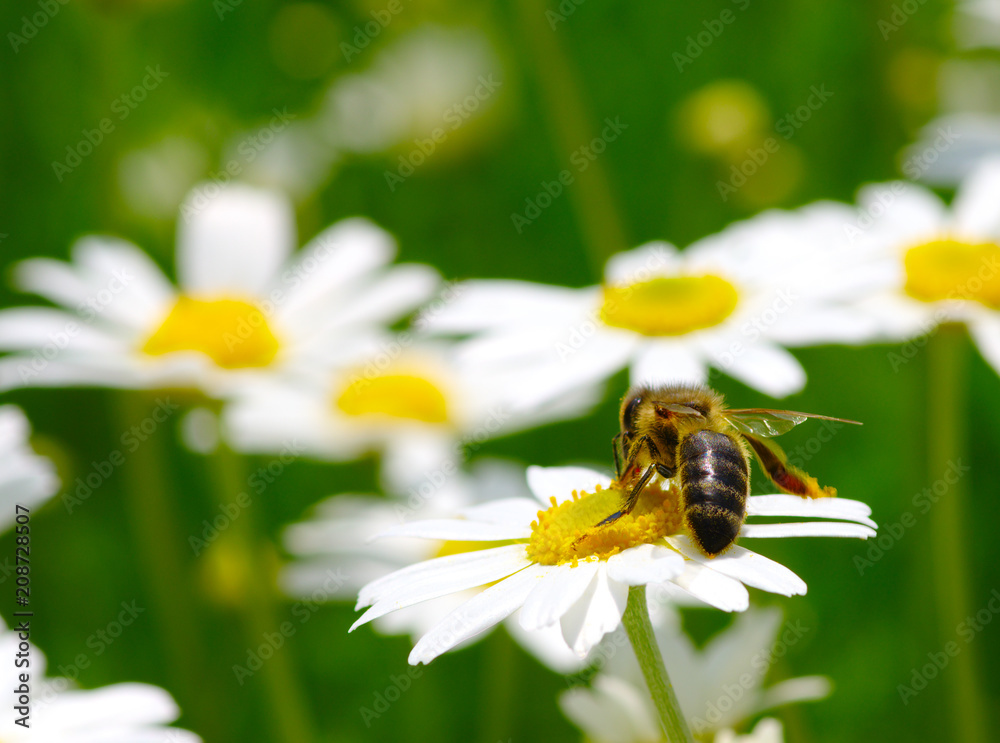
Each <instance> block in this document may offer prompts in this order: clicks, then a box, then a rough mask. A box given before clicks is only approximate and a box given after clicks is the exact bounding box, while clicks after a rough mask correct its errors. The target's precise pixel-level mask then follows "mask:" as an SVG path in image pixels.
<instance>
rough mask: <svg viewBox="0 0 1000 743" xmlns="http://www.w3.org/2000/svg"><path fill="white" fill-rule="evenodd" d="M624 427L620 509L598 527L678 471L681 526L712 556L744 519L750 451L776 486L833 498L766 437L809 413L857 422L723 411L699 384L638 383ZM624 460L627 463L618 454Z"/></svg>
mask: <svg viewBox="0 0 1000 743" xmlns="http://www.w3.org/2000/svg"><path fill="white" fill-rule="evenodd" d="M619 418H620V422H621V432H620V433H619V434H618V435H617V436H615V437H614V439H613V441H612V446H613V449H614V456H615V471H616V475H617V480H616V481H617V484H618V486H619V487H621V488H622V490H623V491H624V492H625V493H626V494H625V497H624V500H623V502H622V507H621V510H619V511H617V512H615V513H613V514H611V515H610V516H608V517H607V518H606V519H604V521H602V522H601V523H600V524H598V526H603V525H605V524H610V523H612V522H614V521H616V520H618V519H619V518H621V517H622V516H624V515H625V514H627V513H629V512H630V511H631V510H632V509H633V508H634V507H635V504H636V502H637V501H638V499H639V495H640V493H642V490H643V488H644V487H645V486H646V484H647V483H648V482H649V480H650V478H652V476H653V474H654V473H658V474H659V475H660V476H661V477H663V478H665V479H670V478H672V477H675V476H677V475H679V476H680V486H681V506H682V509H683V517H684V524H685V525H686V526H687V529H688V532H689V533H690V534H691V536H692V537H693V539H694V541H695V542H696V543H697V545H698V547H699V548H700V549H701V550H702V551H703V552H704V553H705V554H706V555H708V556H710V557H714V556H715V555H717V554H719V553H720V552H722V551H723V550H725V549H726V548H727V547H729V545H731V544H732V543H733V542H734V541H735V540H736V537H737V535H738V534H739V533H740V528H741V527H742V526H743V521H744V520H745V519H746V504H747V496H748V495H749V494H750V450H751V449H752V450H753V452H754V454H756V455H757V460H758V461H759V462H760V464H761V466H762V467H763V469H764V472H765V473H766V474H767V476H768V477H769V478H770V479H771V481H772V482H773V483H774V484H775V485H777V486H778V488H779V489H780V490H782V491H783V492H785V493H789V494H792V495H800V496H802V497H804V498H825V497H832V496H836V495H837V491H836V490H835V489H833V488H831V487H822V488H821V487H820V485H819V483H818V482H817V481H816V478H814V477H811V476H810V475H808V474H807V473H805V472H803V471H802V470H800V469H798V468H797V467H794V466H793V465H791V464H789V463H788V460H787V458H786V456H785V453H784V452H783V451H782V450H781V448H780V447H778V446H777V445H776V444H775V443H773V442H771V441H768V440H767V439H769V438H771V437H772V436H779V435H781V434H783V433H786V432H787V431H790V430H791V429H792V428H794V427H795V426H797V425H798V424H799V423H802V422H803V421H805V420H806V419H807V418H819V419H822V420H828V421H837V422H839V423H853V424H855V425H859V426H860V425H861V424H860V423H858V421H851V420H844V419H843V418H831V417H829V416H826V415H813V414H811V413H796V412H793V411H790V410H767V409H763V408H747V409H742V410H734V409H727V408H726V407H725V405H724V401H723V397H722V395H720V394H719V393H718V392H715V391H714V390H711V389H709V388H708V387H703V386H701V385H684V384H676V385H666V386H658V387H650V386H638V387H633V388H632V389H631V390H629V392H628V394H627V395H626V396H625V398H624V399H623V400H622V406H621V411H620V414H619ZM623 458H624V465H623V464H622V459H623Z"/></svg>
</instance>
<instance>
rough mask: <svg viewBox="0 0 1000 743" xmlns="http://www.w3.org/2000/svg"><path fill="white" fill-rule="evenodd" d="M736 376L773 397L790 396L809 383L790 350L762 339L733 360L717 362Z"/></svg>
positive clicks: (736, 355)
mask: <svg viewBox="0 0 1000 743" xmlns="http://www.w3.org/2000/svg"><path fill="white" fill-rule="evenodd" d="M716 366H718V368H719V369H721V370H722V371H724V372H725V373H726V374H728V375H729V376H731V377H733V378H734V379H738V380H740V381H741V382H743V383H744V384H745V385H747V386H748V387H753V388H754V389H756V390H760V391H761V392H763V393H764V394H766V395H770V396H771V397H786V396H787V395H791V394H792V393H794V392H799V391H801V390H802V388H803V387H805V384H806V373H805V370H804V369H803V368H802V365H801V364H800V363H799V362H798V360H796V358H795V357H794V356H792V355H791V354H790V353H789V352H788V351H786V350H785V349H783V348H780V347H778V346H772V345H770V344H767V343H764V342H763V341H758V342H757V343H750V344H747V345H746V346H745V347H744V348H743V351H742V353H739V354H733V358H732V362H731V363H728V364H716Z"/></svg>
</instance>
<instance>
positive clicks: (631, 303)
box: [601, 274, 738, 336]
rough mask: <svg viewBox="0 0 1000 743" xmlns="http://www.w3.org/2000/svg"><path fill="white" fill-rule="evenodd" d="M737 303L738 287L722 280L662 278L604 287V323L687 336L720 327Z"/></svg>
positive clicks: (654, 334) (711, 278)
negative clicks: (694, 332) (716, 326)
mask: <svg viewBox="0 0 1000 743" xmlns="http://www.w3.org/2000/svg"><path fill="white" fill-rule="evenodd" d="M737 300H738V295H737V292H736V287H734V286H733V285H732V284H730V283H729V282H728V281H726V280H725V279H723V278H720V277H718V276H712V275H710V274H709V275H706V276H676V277H661V278H656V279H651V280H650V281H642V282H640V283H638V284H629V285H626V286H606V287H604V303H603V304H602V306H601V320H603V321H604V323H605V324H606V325H612V326H614V327H616V328H625V329H627V330H632V331H635V332H636V333H641V334H642V335H653V336H656V335H683V334H684V333H690V332H692V331H694V330H700V329H702V328H710V327H712V326H713V325H718V324H719V323H721V322H722V321H723V320H725V319H726V318H727V317H729V316H730V315H731V314H732V313H733V310H734V309H736V302H737Z"/></svg>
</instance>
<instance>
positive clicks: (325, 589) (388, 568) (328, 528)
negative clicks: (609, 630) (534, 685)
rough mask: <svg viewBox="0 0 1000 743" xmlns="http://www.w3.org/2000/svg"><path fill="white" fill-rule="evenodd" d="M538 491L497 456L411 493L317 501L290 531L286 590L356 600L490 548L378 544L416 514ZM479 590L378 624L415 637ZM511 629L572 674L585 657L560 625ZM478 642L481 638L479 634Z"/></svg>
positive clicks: (434, 514)
mask: <svg viewBox="0 0 1000 743" xmlns="http://www.w3.org/2000/svg"><path fill="white" fill-rule="evenodd" d="M521 497H528V498H530V497H531V495H530V493H529V492H528V488H527V486H526V485H525V482H524V468H523V467H522V466H520V465H516V464H514V463H512V462H506V461H503V460H498V459H482V460H478V461H476V462H474V463H473V465H472V467H471V472H470V474H465V473H464V472H440V473H436V474H435V475H434V477H433V478H432V479H428V480H425V481H424V482H423V483H421V484H420V485H419V486H414V487H413V488H412V489H411V490H410V492H408V493H405V494H404V493H400V494H399V495H398V496H395V497H390V498H384V497H378V496H375V495H355V494H343V495H336V496H333V497H332V498H329V499H327V500H326V501H324V502H322V503H320V504H318V505H317V506H316V507H315V508H314V509H313V511H312V513H311V515H310V517H309V518H308V519H307V520H305V521H302V522H301V523H298V524H294V525H292V526H290V527H289V528H288V529H286V531H285V534H284V542H285V547H286V549H287V550H288V552H289V553H290V554H292V555H293V556H295V557H297V558H298V559H297V560H295V561H294V562H292V563H290V564H289V565H288V566H287V567H286V568H285V569H284V570H283V571H282V574H281V585H282V588H283V590H284V591H285V592H286V593H288V594H289V595H290V596H293V597H296V598H300V599H304V600H312V601H327V600H340V601H348V600H350V601H354V600H355V599H356V598H357V595H358V591H359V590H360V589H361V588H363V587H364V585H365V584H367V583H370V582H371V581H373V580H377V579H378V578H381V577H383V576H386V575H388V574H389V573H392V572H393V571H395V570H399V569H401V568H404V567H406V566H407V565H412V564H413V563H415V562H420V561H422V560H430V559H433V558H436V557H442V556H444V555H449V554H457V553H458V552H467V551H470V550H474V549H477V548H478V547H480V546H483V547H487V546H488V545H484V544H479V543H471V542H456V541H454V540H446V539H445V540H428V539H415V538H411V537H397V538H387V539H383V540H379V541H378V542H373V541H372V540H373V539H374V537H375V536H376V535H378V534H380V533H381V532H383V531H385V530H387V529H390V528H392V527H394V526H397V525H399V524H402V523H404V522H410V521H414V520H417V519H432V518H446V517H448V516H451V515H452V514H455V513H457V512H458V511H459V510H461V509H464V508H469V507H472V506H476V505H480V504H483V503H489V502H492V501H497V500H501V499H505V498H521ZM476 593H478V589H469V590H467V591H459V592H457V593H454V594H451V595H448V596H442V597H441V598H439V599H437V600H434V601H428V602H424V603H421V604H416V605H414V606H410V607H407V608H406V609H403V610H401V611H398V612H393V613H392V614H387V615H385V616H381V617H379V618H378V619H376V620H375V621H374V622H373V625H374V627H375V628H376V629H377V630H378V631H379V632H381V633H382V634H387V635H399V634H406V635H410V636H411V637H412V638H413V639H414V641H416V640H417V639H418V638H419V637H420V636H422V635H424V634H425V633H426V632H428V631H429V630H430V629H431V628H432V627H433V626H434V625H435V624H437V622H438V620H439V619H440V617H441V615H442V614H446V613H448V612H449V611H451V610H453V609H456V608H458V607H459V606H460V605H461V604H463V603H464V602H465V601H467V600H468V599H470V598H472V597H473V596H474V595H475V594H476ZM505 627H506V628H507V630H508V632H509V633H510V634H511V635H512V636H513V637H514V639H516V640H517V641H518V642H519V643H520V644H521V645H522V646H524V647H525V649H526V650H528V651H529V652H531V653H532V654H533V655H535V656H536V657H537V658H538V659H539V660H540V661H541V662H543V663H544V664H546V665H547V666H549V667H550V668H552V669H553V670H555V671H557V672H559V673H573V672H575V671H579V670H580V669H581V668H582V667H583V661H581V659H580V658H578V657H577V655H576V654H575V653H573V652H572V651H571V650H570V649H569V648H568V647H567V646H566V643H565V642H563V639H562V635H561V634H560V632H559V630H558V628H556V627H552V628H550V629H548V630H546V631H544V632H526V631H525V630H524V629H522V628H521V626H520V625H519V624H518V623H517V621H516V619H514V618H510V619H508V620H507V621H506V622H505ZM474 639H479V637H477V638H474Z"/></svg>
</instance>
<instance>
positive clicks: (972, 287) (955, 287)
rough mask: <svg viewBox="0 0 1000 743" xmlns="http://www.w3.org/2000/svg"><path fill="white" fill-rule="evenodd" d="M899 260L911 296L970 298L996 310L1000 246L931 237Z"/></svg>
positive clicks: (999, 303) (999, 290) (999, 300)
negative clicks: (903, 266) (901, 263)
mask: <svg viewBox="0 0 1000 743" xmlns="http://www.w3.org/2000/svg"><path fill="white" fill-rule="evenodd" d="M903 263H904V265H905V267H906V293H907V294H909V295H910V296H911V297H913V298H914V299H919V300H921V301H923V302H937V301H939V300H942V299H970V300H974V301H976V302H981V303H982V304H984V305H986V306H987V307H989V308H991V309H1000V245H994V244H993V243H981V244H977V245H974V244H971V243H963V242H957V241H955V240H935V241H933V242H929V243H924V244H923V245H917V246H916V247H913V248H910V249H909V250H907V251H906V256H905V257H904V259H903Z"/></svg>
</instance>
